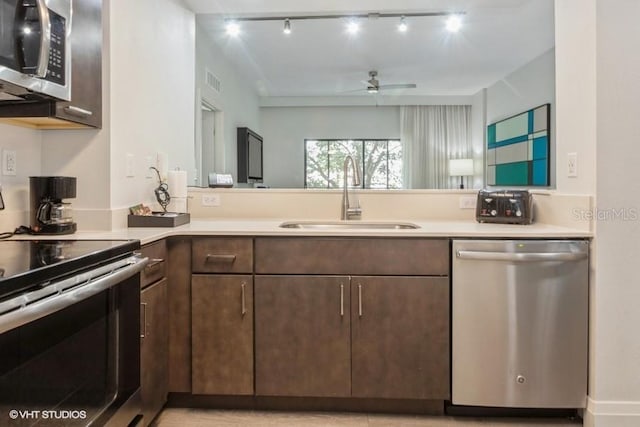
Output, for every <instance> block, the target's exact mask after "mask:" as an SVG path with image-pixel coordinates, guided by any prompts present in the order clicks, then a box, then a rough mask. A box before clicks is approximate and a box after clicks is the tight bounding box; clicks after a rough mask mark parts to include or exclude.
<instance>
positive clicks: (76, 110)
mask: <svg viewBox="0 0 640 427" xmlns="http://www.w3.org/2000/svg"><path fill="white" fill-rule="evenodd" d="M64 112H65V113H67V114H69V115H71V116H76V117H91V116H93V112H92V111H89V110H85V109H84V108H80V107H74V106H73V105H69V106H68V107H64Z"/></svg>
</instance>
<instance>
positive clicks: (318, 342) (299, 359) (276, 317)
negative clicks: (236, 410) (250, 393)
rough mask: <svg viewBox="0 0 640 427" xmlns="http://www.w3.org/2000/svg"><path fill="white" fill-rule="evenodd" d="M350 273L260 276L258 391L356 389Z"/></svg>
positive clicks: (336, 392) (334, 393)
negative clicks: (353, 375) (353, 383)
mask: <svg viewBox="0 0 640 427" xmlns="http://www.w3.org/2000/svg"><path fill="white" fill-rule="evenodd" d="M349 299H350V298H349V278H348V277H336V276H256V278H255V301H256V303H255V315H256V394H257V395H262V396H313V397H347V396H350V395H351V346H350V319H349Z"/></svg>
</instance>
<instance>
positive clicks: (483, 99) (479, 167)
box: [471, 89, 487, 188]
mask: <svg viewBox="0 0 640 427" xmlns="http://www.w3.org/2000/svg"><path fill="white" fill-rule="evenodd" d="M486 103H487V90H486V89H482V90H481V91H479V92H478V93H476V94H475V95H473V98H472V101H471V147H472V149H473V170H474V172H475V174H474V176H473V187H472V188H482V187H483V186H484V185H485V181H484V165H485V150H484V147H485V146H486V137H485V135H486V133H487V132H486V129H487V109H486Z"/></svg>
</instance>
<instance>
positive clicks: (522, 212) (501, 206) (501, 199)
mask: <svg viewBox="0 0 640 427" xmlns="http://www.w3.org/2000/svg"><path fill="white" fill-rule="evenodd" d="M476 220H477V221H478V222H494V223H499V224H531V223H532V222H533V196H532V195H531V193H529V190H488V189H484V190H480V191H479V192H478V200H477V203H476Z"/></svg>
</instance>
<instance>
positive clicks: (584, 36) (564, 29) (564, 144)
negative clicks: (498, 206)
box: [555, 0, 596, 194]
mask: <svg viewBox="0 0 640 427" xmlns="http://www.w3.org/2000/svg"><path fill="white" fill-rule="evenodd" d="M595 4H596V2H595V0H585V1H579V0H556V2H555V16H556V18H555V19H556V87H557V92H556V98H557V103H556V120H557V122H556V123H557V125H556V158H557V166H558V167H557V168H556V169H557V170H556V188H557V189H558V190H560V191H562V192H565V193H572V194H593V193H594V191H595V180H596V174H595V170H596V24H595V22H596V6H595ZM567 153H577V154H578V176H577V177H567V167H566V162H567Z"/></svg>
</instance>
